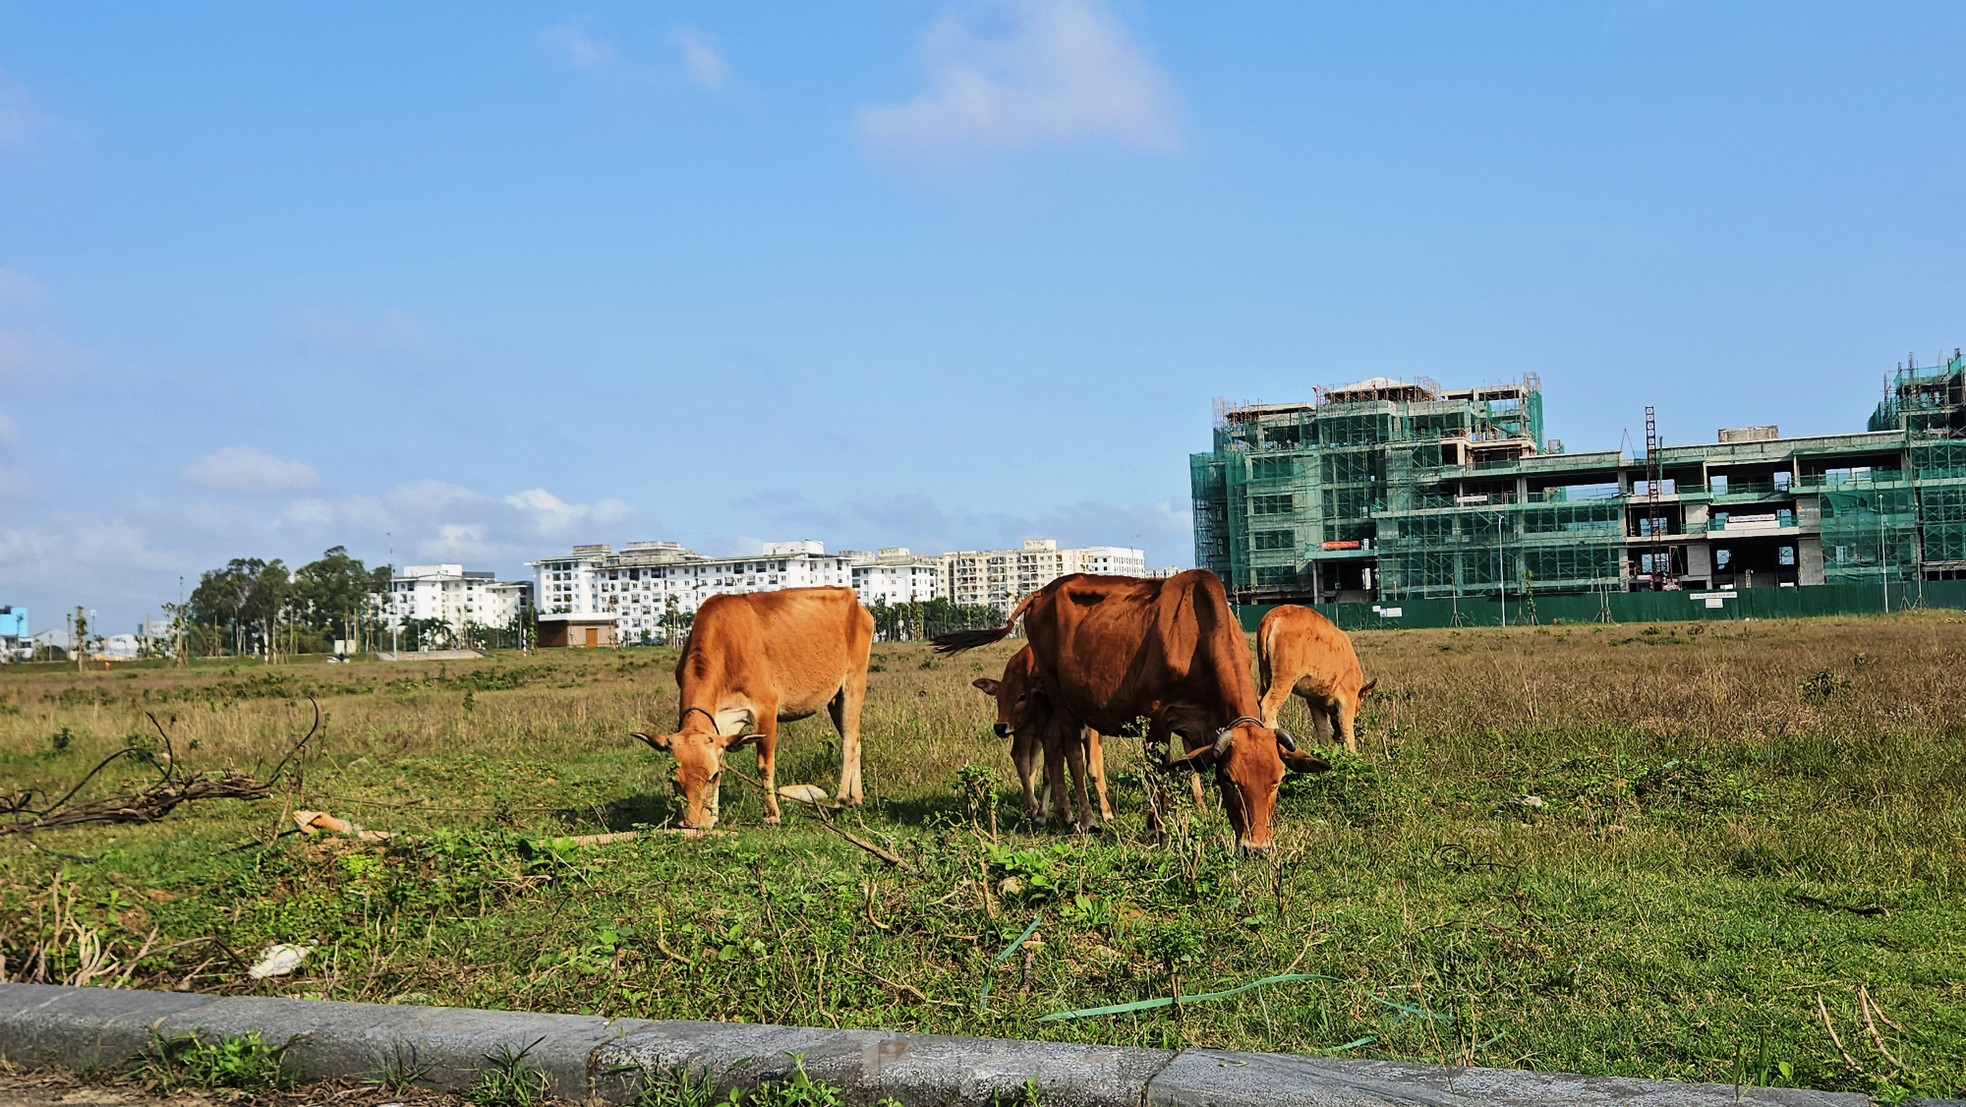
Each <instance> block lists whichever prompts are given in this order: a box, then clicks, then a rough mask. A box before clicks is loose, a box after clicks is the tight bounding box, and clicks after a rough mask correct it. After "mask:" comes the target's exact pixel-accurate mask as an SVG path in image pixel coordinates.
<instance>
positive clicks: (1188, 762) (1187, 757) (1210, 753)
mask: <svg viewBox="0 0 1966 1107" xmlns="http://www.w3.org/2000/svg"><path fill="white" fill-rule="evenodd" d="M1218 756H1220V752H1219V747H1218V746H1216V745H1207V746H1202V747H1201V748H1199V749H1192V750H1189V751H1188V752H1187V753H1184V754H1182V755H1181V756H1180V757H1176V758H1172V759H1170V760H1169V761H1168V762H1167V765H1166V767H1167V768H1170V769H1193V770H1195V771H1196V772H1200V771H1201V770H1203V769H1206V768H1208V767H1209V766H1210V765H1213V764H1215V759H1216V758H1217V757H1218Z"/></svg>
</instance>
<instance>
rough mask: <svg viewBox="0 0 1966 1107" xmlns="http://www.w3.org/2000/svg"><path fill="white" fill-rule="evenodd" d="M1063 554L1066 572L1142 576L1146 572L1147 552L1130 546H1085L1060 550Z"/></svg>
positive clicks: (1109, 575) (1146, 574)
mask: <svg viewBox="0 0 1966 1107" xmlns="http://www.w3.org/2000/svg"><path fill="white" fill-rule="evenodd" d="M1058 552H1059V553H1062V554H1064V555H1065V571H1066V572H1068V573H1097V574H1099V575H1101V576H1108V577H1144V576H1151V575H1153V574H1150V573H1148V572H1147V553H1146V551H1145V550H1136V549H1133V548H1132V547H1130V546H1086V547H1083V548H1081V549H1076V550H1060V551H1058Z"/></svg>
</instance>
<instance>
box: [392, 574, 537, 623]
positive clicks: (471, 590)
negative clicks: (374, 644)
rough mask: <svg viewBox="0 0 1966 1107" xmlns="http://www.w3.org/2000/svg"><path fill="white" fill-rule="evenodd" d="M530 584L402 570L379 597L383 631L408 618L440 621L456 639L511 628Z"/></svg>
mask: <svg viewBox="0 0 1966 1107" xmlns="http://www.w3.org/2000/svg"><path fill="white" fill-rule="evenodd" d="M531 591H532V585H531V584H530V583H528V582H526V581H509V580H508V581H501V580H498V579H496V578H495V577H494V575H493V574H491V573H481V572H467V571H465V568H464V566H462V565H457V564H443V565H405V566H403V567H402V568H401V569H399V570H397V571H396V572H395V573H394V574H393V575H392V576H391V577H390V578H389V591H388V592H387V593H386V594H384V595H381V596H378V597H377V600H378V601H379V607H380V609H381V615H382V625H383V629H384V630H392V631H393V630H396V629H399V628H401V627H402V625H403V624H404V623H406V622H408V621H410V620H411V619H441V620H442V621H443V622H444V624H445V625H446V626H449V627H450V628H451V630H452V631H453V632H454V633H456V634H459V635H462V634H463V633H464V629H465V627H467V626H477V627H509V626H511V625H512V621H513V620H514V619H516V618H517V617H518V615H519V612H520V611H522V610H524V608H525V606H526V603H527V600H528V597H529V595H530V593H531Z"/></svg>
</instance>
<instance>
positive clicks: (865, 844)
mask: <svg viewBox="0 0 1966 1107" xmlns="http://www.w3.org/2000/svg"><path fill="white" fill-rule="evenodd" d="M724 770H725V771H726V772H728V773H730V774H731V775H733V776H735V777H737V778H738V779H739V780H742V781H744V782H745V783H747V784H750V785H752V786H753V787H755V788H757V789H758V790H759V791H761V792H770V791H771V789H769V788H766V787H765V786H764V783H763V782H762V781H760V780H758V778H756V777H754V776H751V775H750V774H748V773H745V772H743V771H742V770H739V769H736V768H732V767H731V766H729V765H725V766H724ZM777 794H778V796H779V798H781V799H788V800H791V801H792V802H793V803H802V804H805V805H806V806H807V807H810V808H812V809H813V810H814V811H817V812H818V813H819V821H820V823H821V824H822V825H824V826H825V827H826V829H827V830H830V831H832V832H833V833H835V834H837V835H839V836H840V837H842V838H845V839H846V840H847V841H849V842H851V843H853V844H854V845H856V846H859V847H860V848H861V849H863V850H866V851H867V852H868V853H871V854H873V855H874V856H875V857H878V858H880V859H881V860H883V861H885V862H887V863H888V864H890V865H893V866H894V867H895V868H897V869H900V870H902V871H903V872H911V873H912V872H914V871H915V867H914V866H913V865H910V864H909V863H908V862H907V861H906V860H904V859H903V858H902V857H901V855H900V854H897V853H894V852H893V851H891V850H885V849H882V848H881V847H879V846H877V845H875V844H874V843H872V842H869V841H868V840H867V839H865V838H862V837H859V836H858V835H855V834H852V833H850V832H848V831H846V830H844V829H842V828H841V827H840V825H839V824H838V823H835V822H834V821H833V814H832V811H833V805H832V804H830V803H824V802H821V801H819V800H815V799H812V798H810V797H809V796H807V795H805V794H803V793H801V792H799V791H797V790H795V789H793V788H792V787H789V786H788V787H787V788H784V789H780V790H779V791H778V793H777Z"/></svg>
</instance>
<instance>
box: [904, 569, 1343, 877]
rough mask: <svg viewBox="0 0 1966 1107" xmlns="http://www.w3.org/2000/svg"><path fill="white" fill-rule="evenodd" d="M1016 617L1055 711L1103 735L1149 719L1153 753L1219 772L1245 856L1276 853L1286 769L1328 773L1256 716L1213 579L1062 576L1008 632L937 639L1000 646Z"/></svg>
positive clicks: (954, 647)
mask: <svg viewBox="0 0 1966 1107" xmlns="http://www.w3.org/2000/svg"><path fill="white" fill-rule="evenodd" d="M1019 617H1022V618H1023V620H1024V633H1025V635H1026V636H1027V637H1029V639H1030V649H1031V655H1032V657H1033V659H1034V660H1035V662H1036V669H1037V674H1038V679H1039V680H1040V681H1041V682H1042V683H1043V685H1044V688H1045V692H1046V694H1048V695H1049V696H1050V697H1051V701H1052V706H1053V708H1054V709H1062V710H1063V711H1064V712H1065V713H1066V714H1068V715H1070V716H1072V717H1073V718H1074V719H1076V720H1077V721H1079V722H1080V723H1083V724H1084V725H1086V726H1090V727H1093V728H1095V729H1097V730H1099V731H1101V732H1103V733H1106V734H1115V733H1120V732H1122V731H1124V730H1126V729H1127V728H1128V727H1129V726H1130V725H1131V724H1132V723H1133V721H1134V720H1135V719H1139V718H1146V719H1147V720H1148V722H1149V730H1148V734H1147V739H1148V741H1149V743H1150V744H1152V743H1156V742H1161V741H1165V740H1166V736H1167V735H1168V734H1169V733H1174V734H1179V735H1181V738H1182V741H1183V742H1184V743H1185V744H1186V745H1187V746H1188V751H1189V752H1188V755H1187V756H1186V757H1183V758H1182V759H1181V763H1184V764H1186V765H1187V766H1189V767H1192V768H1196V769H1200V768H1204V767H1206V766H1210V765H1212V766H1214V768H1215V777H1216V781H1217V782H1218V783H1219V784H1220V785H1221V787H1222V806H1223V808H1224V809H1225V810H1226V811H1227V813H1228V816H1229V824H1230V825H1231V826H1232V827H1234V828H1235V833H1236V843H1237V844H1238V845H1239V846H1241V847H1242V849H1243V850H1244V851H1245V852H1248V853H1266V852H1268V851H1269V850H1270V848H1271V847H1272V845H1273V844H1274V843H1273V842H1272V839H1271V832H1270V820H1271V818H1272V816H1273V815H1274V814H1275V812H1276V802H1277V789H1278V787H1279V786H1280V785H1281V784H1282V783H1283V774H1284V772H1285V770H1286V769H1290V770H1308V771H1317V770H1322V769H1328V768H1330V767H1331V765H1330V762H1328V761H1325V760H1324V759H1323V758H1321V757H1315V756H1312V755H1310V754H1306V753H1301V752H1299V751H1298V750H1297V744H1296V742H1295V741H1294V740H1293V739H1292V738H1291V737H1290V736H1289V735H1288V734H1285V733H1284V732H1282V731H1279V730H1276V729H1274V728H1272V727H1267V726H1264V725H1263V723H1262V721H1261V720H1259V719H1258V718H1256V711H1257V709H1258V708H1257V700H1256V681H1255V679H1254V678H1253V677H1252V676H1251V675H1250V671H1249V670H1250V665H1249V644H1248V642H1246V641H1245V640H1244V639H1243V632H1242V627H1241V626H1240V625H1239V624H1237V622H1236V617H1235V613H1234V612H1233V611H1231V610H1230V609H1229V597H1228V596H1227V595H1226V594H1225V593H1224V592H1223V591H1222V582H1221V581H1220V580H1218V579H1216V576H1215V574H1213V573H1210V572H1208V571H1206V570H1202V569H1191V570H1189V571H1188V572H1185V573H1179V574H1176V575H1175V576H1173V577H1169V578H1167V579H1166V580H1146V579H1141V578H1137V577H1107V576H1091V575H1088V574H1083V573H1075V574H1073V575H1071V576H1064V577H1060V578H1058V579H1057V580H1054V581H1052V582H1051V583H1050V584H1047V585H1045V586H1044V587H1043V588H1040V589H1038V590H1037V591H1036V592H1033V593H1031V594H1030V595H1029V596H1026V597H1025V598H1024V600H1023V602H1021V603H1019V604H1018V605H1017V608H1016V610H1014V611H1012V612H1011V614H1010V620H1009V622H1007V623H1006V624H1005V625H1004V626H1002V627H999V628H996V629H994V630H970V631H956V632H953V633H950V634H944V635H940V636H938V637H937V638H936V639H935V648H936V649H937V650H940V651H942V652H944V653H954V652H956V651H959V650H966V649H973V648H975V647H977V646H981V645H985V644H987V643H990V642H995V641H998V640H999V639H1002V638H1004V637H1005V636H1007V635H1008V634H1010V632H1011V629H1012V628H1013V627H1015V626H1016V625H1017V620H1018V618H1019Z"/></svg>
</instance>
